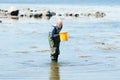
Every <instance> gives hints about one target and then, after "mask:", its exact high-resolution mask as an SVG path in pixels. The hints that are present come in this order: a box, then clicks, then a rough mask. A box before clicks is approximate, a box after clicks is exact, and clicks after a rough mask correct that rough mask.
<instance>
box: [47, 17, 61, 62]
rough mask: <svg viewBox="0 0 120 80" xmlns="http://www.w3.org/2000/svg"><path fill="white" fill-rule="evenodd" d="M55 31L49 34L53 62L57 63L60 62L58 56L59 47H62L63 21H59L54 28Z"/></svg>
mask: <svg viewBox="0 0 120 80" xmlns="http://www.w3.org/2000/svg"><path fill="white" fill-rule="evenodd" d="M53 27H54V28H53V30H52V31H51V32H49V36H48V38H49V44H50V49H51V54H50V57H51V60H52V61H55V62H57V61H58V56H59V54H60V50H59V46H60V35H59V33H60V31H61V29H62V27H63V24H62V20H61V19H59V20H58V21H57V24H56V26H53Z"/></svg>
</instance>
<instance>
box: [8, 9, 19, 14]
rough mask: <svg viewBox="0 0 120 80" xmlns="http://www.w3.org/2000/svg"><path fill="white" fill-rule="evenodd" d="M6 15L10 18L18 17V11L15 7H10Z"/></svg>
mask: <svg viewBox="0 0 120 80" xmlns="http://www.w3.org/2000/svg"><path fill="white" fill-rule="evenodd" d="M8 13H9V14H10V15H11V16H18V15H19V10H18V9H17V8H16V7H10V9H9V10H8Z"/></svg>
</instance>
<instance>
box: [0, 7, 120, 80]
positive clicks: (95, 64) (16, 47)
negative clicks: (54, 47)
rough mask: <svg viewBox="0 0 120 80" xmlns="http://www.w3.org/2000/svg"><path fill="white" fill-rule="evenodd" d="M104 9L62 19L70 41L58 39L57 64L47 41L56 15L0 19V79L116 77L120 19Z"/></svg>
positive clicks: (89, 79) (119, 65) (102, 79)
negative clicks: (95, 14) (99, 14)
mask: <svg viewBox="0 0 120 80" xmlns="http://www.w3.org/2000/svg"><path fill="white" fill-rule="evenodd" d="M29 7H31V6H30V5H29ZM32 7H33V6H32ZM66 7H67V6H66ZM66 7H65V8H66ZM67 8H68V7H67ZM80 8H82V7H80ZM84 8H85V6H84ZM112 8H114V10H115V9H116V7H112ZM92 9H93V10H96V7H92V8H91V10H92ZM102 9H103V8H102ZM102 9H101V7H100V10H102ZM107 9H108V10H107V11H106V9H105V10H104V11H106V12H109V13H110V14H108V16H106V17H105V18H99V19H97V18H93V17H90V18H89V17H85V18H71V17H69V18H64V20H63V21H64V27H63V30H62V31H67V32H68V34H69V40H68V41H67V42H61V46H60V50H61V54H60V57H59V62H58V63H51V62H50V57H49V53H50V52H49V50H50V49H49V44H48V32H49V30H50V29H51V25H52V24H55V20H56V19H57V18H58V17H52V18H51V19H50V20H47V19H34V18H20V19H19V20H13V19H7V18H2V19H1V20H2V23H0V52H1V53H0V80H4V79H5V80H13V79H15V80H75V79H76V80H77V79H81V80H96V79H99V80H105V79H106V80H107V79H109V80H119V79H120V76H119V73H120V62H119V60H120V58H119V53H120V19H118V17H117V15H114V12H112V9H111V8H108V7H107ZM57 10H59V8H57ZM57 10H56V11H57ZM60 10H61V8H60ZM88 10H90V8H89V9H88ZM97 10H98V9H97ZM116 10H117V9H116ZM111 14H112V15H111ZM116 19H118V20H116Z"/></svg>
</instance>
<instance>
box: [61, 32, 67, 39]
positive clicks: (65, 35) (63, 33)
mask: <svg viewBox="0 0 120 80" xmlns="http://www.w3.org/2000/svg"><path fill="white" fill-rule="evenodd" d="M60 40H61V41H67V40H68V33H67V32H60Z"/></svg>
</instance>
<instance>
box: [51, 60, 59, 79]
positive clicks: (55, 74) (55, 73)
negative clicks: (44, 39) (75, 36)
mask: <svg viewBox="0 0 120 80" xmlns="http://www.w3.org/2000/svg"><path fill="white" fill-rule="evenodd" d="M49 80H60V73H59V63H57V62H51V64H50V77H49Z"/></svg>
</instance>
